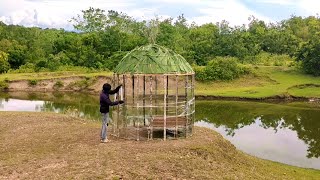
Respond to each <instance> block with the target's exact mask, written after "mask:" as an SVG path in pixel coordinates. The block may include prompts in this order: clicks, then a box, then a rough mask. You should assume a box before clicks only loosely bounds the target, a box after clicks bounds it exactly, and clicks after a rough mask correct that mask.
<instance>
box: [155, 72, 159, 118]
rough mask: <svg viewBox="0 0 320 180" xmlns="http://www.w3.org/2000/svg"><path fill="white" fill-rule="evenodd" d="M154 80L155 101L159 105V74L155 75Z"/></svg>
mask: <svg viewBox="0 0 320 180" xmlns="http://www.w3.org/2000/svg"><path fill="white" fill-rule="evenodd" d="M154 81H155V91H154V96H155V99H154V101H155V102H154V103H155V105H156V106H157V105H158V101H157V99H158V92H157V90H158V78H157V75H155V77H154ZM155 114H156V115H157V114H158V107H156V113H155Z"/></svg>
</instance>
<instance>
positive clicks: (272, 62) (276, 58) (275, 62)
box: [242, 52, 294, 66]
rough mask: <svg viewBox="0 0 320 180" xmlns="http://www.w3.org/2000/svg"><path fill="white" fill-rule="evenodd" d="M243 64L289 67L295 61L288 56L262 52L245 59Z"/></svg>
mask: <svg viewBox="0 0 320 180" xmlns="http://www.w3.org/2000/svg"><path fill="white" fill-rule="evenodd" d="M242 62H243V63H249V64H257V65H263V66H289V65H290V64H291V63H292V62H294V59H293V58H291V57H290V56H289V55H286V54H281V55H278V54H270V53H267V52H262V53H260V54H258V55H256V56H248V57H245V58H244V59H243V61H242Z"/></svg>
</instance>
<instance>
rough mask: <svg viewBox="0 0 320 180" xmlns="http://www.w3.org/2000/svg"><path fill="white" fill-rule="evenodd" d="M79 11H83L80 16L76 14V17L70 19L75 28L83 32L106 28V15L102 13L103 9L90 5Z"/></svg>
mask: <svg viewBox="0 0 320 180" xmlns="http://www.w3.org/2000/svg"><path fill="white" fill-rule="evenodd" d="M81 12H82V13H83V14H82V16H81V15H79V14H78V16H77V17H73V18H72V19H71V21H70V22H73V26H74V28H75V29H77V30H80V31H83V32H94V31H101V30H104V29H105V28H106V24H107V16H106V15H105V14H104V10H102V9H99V8H97V9H95V8H93V7H90V8H89V9H87V10H82V11H81Z"/></svg>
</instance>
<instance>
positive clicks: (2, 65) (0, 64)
mask: <svg viewBox="0 0 320 180" xmlns="http://www.w3.org/2000/svg"><path fill="white" fill-rule="evenodd" d="M9 69H10V64H9V62H8V54H7V53H5V52H2V51H0V74H1V73H5V72H7V71H8V70H9Z"/></svg>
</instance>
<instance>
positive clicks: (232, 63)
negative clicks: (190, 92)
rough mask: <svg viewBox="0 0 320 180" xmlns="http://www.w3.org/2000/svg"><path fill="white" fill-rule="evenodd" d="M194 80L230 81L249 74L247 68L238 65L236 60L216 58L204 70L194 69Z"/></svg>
mask: <svg viewBox="0 0 320 180" xmlns="http://www.w3.org/2000/svg"><path fill="white" fill-rule="evenodd" d="M195 71H196V79H197V80H200V81H216V80H232V79H235V78H238V77H239V76H240V75H242V74H248V73H250V70H249V68H247V67H246V66H243V65H239V64H238V59H237V58H232V57H216V58H215V59H213V60H211V61H209V63H208V65H207V66H206V67H205V68H196V69H195Z"/></svg>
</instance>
